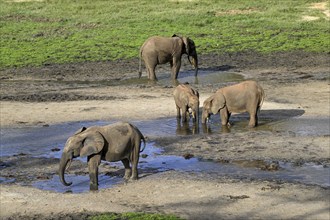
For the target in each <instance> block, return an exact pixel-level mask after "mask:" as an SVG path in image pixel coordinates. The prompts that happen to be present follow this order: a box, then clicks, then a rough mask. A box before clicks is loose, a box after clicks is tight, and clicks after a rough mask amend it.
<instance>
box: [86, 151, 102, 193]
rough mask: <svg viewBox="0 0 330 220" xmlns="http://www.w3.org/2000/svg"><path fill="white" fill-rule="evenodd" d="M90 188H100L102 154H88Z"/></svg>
mask: <svg viewBox="0 0 330 220" xmlns="http://www.w3.org/2000/svg"><path fill="white" fill-rule="evenodd" d="M87 163H88V172H89V179H90V180H89V181H90V182H89V189H90V190H98V168H99V165H100V163H101V155H98V154H97V155H93V156H88V158H87Z"/></svg>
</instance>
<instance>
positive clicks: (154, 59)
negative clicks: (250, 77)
mask: <svg viewBox="0 0 330 220" xmlns="http://www.w3.org/2000/svg"><path fill="white" fill-rule="evenodd" d="M182 54H187V55H188V59H189V61H190V63H191V64H192V65H193V66H194V67H195V76H197V71H198V60H197V53H196V48H195V44H194V42H193V41H192V40H191V39H189V38H185V37H179V36H177V35H173V36H172V37H171V38H165V37H151V38H149V39H148V40H147V41H146V42H145V43H144V44H143V45H142V47H141V50H140V57H142V58H143V60H144V62H145V65H146V68H147V72H148V78H149V79H150V80H157V78H156V75H155V67H156V65H158V64H164V63H168V62H169V63H170V65H171V68H172V73H171V74H172V75H171V77H172V79H173V80H176V79H177V76H178V72H179V70H180V66H181V56H182ZM190 57H191V58H192V61H191V59H190ZM139 73H140V76H141V59H140V64H139ZM264 97H265V93H264V90H263V89H262V87H261V86H260V85H259V84H258V83H257V82H255V81H244V82H241V83H238V84H235V85H231V86H227V87H224V88H220V89H219V90H217V91H216V92H215V93H214V94H212V95H211V96H210V97H209V98H207V99H206V100H205V101H204V103H203V108H202V124H205V123H206V122H207V121H208V119H209V117H210V115H211V114H217V113H218V112H219V113H220V119H221V124H222V126H230V124H229V117H230V115H231V113H243V112H248V113H249V115H250V120H249V124H248V125H249V127H255V126H257V125H258V116H257V114H258V111H259V109H260V107H261V106H262V103H263V100H264ZM173 98H174V101H175V106H176V110H177V118H178V120H182V122H187V120H189V119H190V116H191V117H192V120H193V122H194V123H195V124H196V125H197V126H198V125H199V115H200V114H199V105H200V102H199V92H198V91H197V90H196V89H194V88H192V87H191V86H190V85H189V84H179V85H178V86H177V87H176V88H175V89H174V90H173ZM142 142H143V145H144V146H143V148H142V149H141V144H142ZM145 145H146V141H145V138H144V136H143V134H142V133H141V131H140V130H139V129H138V128H137V127H135V126H134V125H132V124H130V123H127V122H118V123H115V124H111V125H106V126H92V127H89V128H86V127H83V128H81V129H79V130H78V131H76V132H75V134H74V135H73V136H71V137H69V138H68V140H67V142H66V144H65V146H64V149H63V153H62V156H61V159H60V165H59V177H60V181H61V182H62V184H64V185H65V186H70V185H71V184H72V183H71V182H69V183H68V182H66V181H65V178H64V173H65V170H67V169H69V167H70V164H71V162H72V159H73V158H76V157H87V163H88V171H89V177H90V190H98V166H99V164H100V163H101V160H106V161H109V162H115V161H122V163H123V165H124V167H125V174H124V178H125V179H126V180H129V179H131V180H136V179H138V169H137V166H138V162H139V154H140V153H141V152H142V151H143V150H144V148H145Z"/></svg>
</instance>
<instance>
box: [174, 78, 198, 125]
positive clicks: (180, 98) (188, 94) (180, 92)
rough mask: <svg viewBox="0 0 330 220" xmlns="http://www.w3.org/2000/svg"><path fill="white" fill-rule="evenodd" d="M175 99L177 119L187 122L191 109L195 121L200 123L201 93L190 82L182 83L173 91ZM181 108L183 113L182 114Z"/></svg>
mask: <svg viewBox="0 0 330 220" xmlns="http://www.w3.org/2000/svg"><path fill="white" fill-rule="evenodd" d="M173 97H174V101H175V106H176V111H177V119H178V120H180V119H181V117H182V122H186V121H187V118H188V119H189V116H190V114H189V109H191V115H192V118H193V121H194V122H196V124H197V125H198V123H199V93H198V91H197V90H195V89H193V88H192V87H191V86H190V85H188V84H180V85H178V86H177V87H176V88H175V89H174V91H173ZM180 110H181V114H180Z"/></svg>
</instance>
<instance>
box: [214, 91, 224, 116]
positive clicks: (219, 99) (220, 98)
mask: <svg viewBox="0 0 330 220" xmlns="http://www.w3.org/2000/svg"><path fill="white" fill-rule="evenodd" d="M225 105H226V99H225V96H224V95H223V94H222V93H220V92H218V93H216V94H215V95H214V97H213V99H212V101H211V111H212V113H213V114H217V113H218V111H220V109H222V108H224V107H225Z"/></svg>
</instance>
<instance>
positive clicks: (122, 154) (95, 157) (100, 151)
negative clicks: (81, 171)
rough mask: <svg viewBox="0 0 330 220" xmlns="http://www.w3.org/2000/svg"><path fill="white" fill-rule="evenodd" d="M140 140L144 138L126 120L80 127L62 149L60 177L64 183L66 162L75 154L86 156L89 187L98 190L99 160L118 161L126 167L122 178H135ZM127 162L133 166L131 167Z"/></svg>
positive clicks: (67, 184)
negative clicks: (124, 121)
mask: <svg viewBox="0 0 330 220" xmlns="http://www.w3.org/2000/svg"><path fill="white" fill-rule="evenodd" d="M141 140H143V142H144V147H143V149H142V151H143V150H144V148H145V145H146V143H145V139H144V137H143V135H142V133H141V132H140V131H139V129H137V128H136V127H135V126H134V125H132V124H129V123H123V122H119V123H115V124H112V125H106V126H93V127H89V128H85V127H83V128H81V129H79V130H78V131H77V132H76V133H75V134H74V135H73V136H71V137H70V138H69V139H68V140H67V142H66V144H65V146H64V149H63V153H62V157H61V160H60V166H59V176H60V180H61V182H62V183H63V184H64V185H65V186H69V185H71V184H72V183H71V182H70V183H67V182H66V181H65V179H64V171H65V169H66V167H67V165H68V163H69V162H70V164H71V161H72V159H73V158H75V157H79V156H80V157H86V156H87V162H88V171H89V177H90V190H98V166H99V164H100V163H101V160H106V161H109V162H114V161H119V160H121V161H122V163H123V164H124V167H125V176H124V178H125V179H129V178H131V179H137V178H138V171H137V165H138V162H139V153H140V152H142V151H140V148H141ZM130 163H131V165H132V168H131V167H130Z"/></svg>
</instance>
